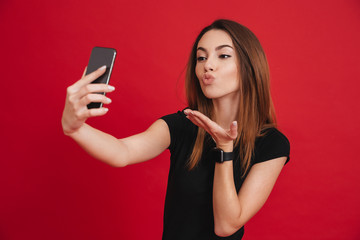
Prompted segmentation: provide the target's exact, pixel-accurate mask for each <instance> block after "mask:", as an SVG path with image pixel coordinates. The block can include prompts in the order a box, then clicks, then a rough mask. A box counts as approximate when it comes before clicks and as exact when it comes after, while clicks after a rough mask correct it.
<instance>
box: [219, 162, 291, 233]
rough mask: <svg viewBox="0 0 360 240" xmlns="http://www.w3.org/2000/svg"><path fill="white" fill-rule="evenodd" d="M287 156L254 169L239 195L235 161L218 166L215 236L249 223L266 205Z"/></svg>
mask: <svg viewBox="0 0 360 240" xmlns="http://www.w3.org/2000/svg"><path fill="white" fill-rule="evenodd" d="M285 161H286V157H281V158H276V159H272V160H268V161H266V162H262V163H258V164H255V165H254V166H252V168H251V170H250V172H249V174H248V176H247V177H246V179H245V181H244V183H243V185H242V186H241V189H240V191H239V193H238V194H236V189H235V184H234V179H233V166H232V164H233V163H232V161H231V162H225V163H222V164H219V163H217V164H216V166H215V176H214V191H213V201H214V206H213V208H214V222H215V233H216V234H217V235H219V236H229V235H231V234H233V233H235V232H236V231H237V230H239V229H240V228H241V227H242V226H244V224H245V223H246V222H248V221H249V220H250V219H251V218H252V217H253V216H254V215H255V214H256V213H257V212H258V211H259V210H260V209H261V207H262V206H263V205H264V204H265V202H266V200H267V199H268V197H269V195H270V193H271V190H272V189H273V187H274V185H275V182H276V180H277V178H278V176H279V174H280V172H281V170H282V168H283V166H284V164H285Z"/></svg>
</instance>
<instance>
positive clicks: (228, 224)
mask: <svg viewBox="0 0 360 240" xmlns="http://www.w3.org/2000/svg"><path fill="white" fill-rule="evenodd" d="M185 114H187V117H188V118H189V119H190V120H191V121H192V122H193V123H194V124H196V125H197V126H199V127H202V128H203V129H205V130H206V131H207V132H208V133H209V134H210V135H211V136H212V138H213V139H214V140H215V142H216V145H217V147H219V148H221V149H223V150H224V151H225V152H232V151H233V141H234V139H236V136H237V124H236V122H233V123H232V124H231V126H230V129H228V130H224V129H223V128H221V127H220V126H219V125H217V124H216V123H215V122H213V121H211V120H210V119H209V118H208V117H206V116H205V115H203V114H202V113H200V112H198V111H192V110H189V109H187V110H186V111H185ZM285 161H286V157H280V158H276V159H272V160H268V161H266V162H262V163H258V164H255V165H254V166H252V168H251V170H250V172H249V174H248V175H247V177H246V179H245V181H244V183H243V185H242V186H241V189H240V191H239V193H238V194H237V193H236V188H235V183H234V179H233V178H234V177H233V176H234V175H233V162H232V161H229V162H224V163H216V165H215V174H214V186H213V209H214V226H215V234H216V235H218V236H221V237H225V236H229V235H232V234H233V233H235V232H236V231H237V230H239V229H240V228H241V227H242V226H243V225H244V224H245V223H246V222H247V221H249V220H250V218H252V217H253V216H254V215H255V214H256V213H257V212H258V211H259V210H260V208H261V207H262V206H263V205H264V203H265V201H266V200H267V198H268V197H269V195H270V193H271V190H272V188H273V187H274V185H275V182H276V179H277V178H278V176H279V174H280V172H281V170H282V168H283V166H284V164H285Z"/></svg>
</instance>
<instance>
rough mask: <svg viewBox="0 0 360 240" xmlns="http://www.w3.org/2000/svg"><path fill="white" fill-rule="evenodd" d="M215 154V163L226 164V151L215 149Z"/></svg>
mask: <svg viewBox="0 0 360 240" xmlns="http://www.w3.org/2000/svg"><path fill="white" fill-rule="evenodd" d="M213 153H214V159H215V162H219V163H222V162H224V151H223V150H222V149H220V148H214V150H213Z"/></svg>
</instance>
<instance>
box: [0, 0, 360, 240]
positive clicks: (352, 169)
mask: <svg viewBox="0 0 360 240" xmlns="http://www.w3.org/2000/svg"><path fill="white" fill-rule="evenodd" d="M216 18H229V19H233V20H236V21H238V22H240V23H242V24H244V25H246V26H248V27H249V28H250V29H251V30H252V31H253V32H254V33H255V34H256V35H257V36H258V38H259V39H260V41H261V43H262V45H263V47H264V49H265V51H266V53H267V56H268V60H269V64H270V70H271V80H272V93H273V99H274V102H275V107H276V110H277V116H278V120H279V128H280V129H281V130H282V131H283V132H284V133H285V134H286V136H287V137H288V138H289V140H290V141H291V160H290V162H289V164H288V165H286V167H285V168H284V170H283V172H282V173H281V175H280V177H279V180H278V182H277V184H276V186H275V188H274V190H273V192H272V194H271V195H270V198H269V200H268V201H267V203H266V204H265V206H264V207H263V209H262V210H260V212H259V213H258V214H257V215H256V216H255V217H254V218H253V219H251V220H250V222H249V223H248V224H247V225H246V233H245V237H244V239H360V226H359V225H360V224H359V219H360V207H359V203H360V194H359V190H360V189H359V182H360V177H359V174H358V173H357V172H358V171H359V168H360V163H359V157H358V154H356V153H357V151H358V148H359V140H358V134H359V132H360V131H359V130H360V129H359V123H360V114H359V107H358V105H359V100H358V95H359V94H358V90H359V87H360V84H359V80H360V79H359V75H360V66H359V55H360V47H359V43H360V2H359V1H356V0H342V1H340V0H338V1H286V0H278V1H261V0H256V1H239V0H237V1H223V2H221V1H190V0H186V1H176V2H175V1H165V0H160V1H139V0H133V1H125V0H121V1H110V0H104V1H89V0H88V1H84V0H82V1H70V0H66V1H58V2H56V1H6V0H3V1H1V2H0V31H1V38H0V46H1V60H0V61H1V65H0V66H1V80H2V81H1V82H2V85H1V86H2V89H3V90H2V102H3V105H2V108H1V118H0V134H1V144H0V148H1V152H0V153H1V161H0V239H6V240H12V239H160V238H161V233H162V215H163V205H164V197H165V190H166V181H167V174H168V168H169V153H168V152H165V153H163V154H162V155H160V156H159V157H157V158H155V159H154V160H151V161H148V162H146V163H143V164H138V165H134V166H129V167H126V168H122V169H121V168H112V167H110V166H108V165H106V164H104V163H102V162H100V161H98V160H95V159H92V158H91V157H89V156H88V155H87V154H86V153H85V152H84V151H83V150H82V149H81V148H80V147H78V146H77V145H76V143H75V142H73V141H72V140H71V139H70V138H68V137H66V136H64V135H63V133H62V129H61V124H60V119H61V114H62V109H63V106H64V99H65V91H66V87H67V86H69V85H71V84H72V83H73V82H75V81H76V80H78V79H79V78H80V77H81V75H82V72H83V69H84V67H85V65H86V64H87V61H88V58H89V56H90V51H91V48H92V47H93V46H107V47H114V48H116V49H117V51H118V56H117V60H116V63H115V67H114V71H113V75H112V79H111V82H112V85H114V86H115V87H116V89H117V90H116V91H115V92H114V93H111V94H109V97H111V98H112V100H113V103H112V104H111V105H110V111H109V113H108V114H107V115H106V116H104V117H101V118H97V119H91V120H90V121H88V122H89V123H90V124H91V125H93V126H95V127H97V128H99V129H101V130H103V131H106V132H108V133H111V134H113V135H114V136H116V137H119V138H120V137H125V136H128V135H130V134H135V133H138V132H140V131H143V130H145V129H146V128H147V127H148V126H149V125H150V124H151V123H152V122H154V121H155V120H156V119H157V118H159V117H161V116H162V115H165V114H169V113H173V112H175V111H177V110H179V109H182V108H183V107H184V106H185V100H184V97H183V87H182V85H183V79H184V71H183V70H184V68H185V65H186V62H187V59H188V54H189V53H190V48H191V45H192V43H193V41H194V40H195V37H196V36H197V34H198V33H199V31H200V30H201V29H202V28H203V27H204V26H206V25H208V24H210V23H211V22H212V21H213V20H214V19H216Z"/></svg>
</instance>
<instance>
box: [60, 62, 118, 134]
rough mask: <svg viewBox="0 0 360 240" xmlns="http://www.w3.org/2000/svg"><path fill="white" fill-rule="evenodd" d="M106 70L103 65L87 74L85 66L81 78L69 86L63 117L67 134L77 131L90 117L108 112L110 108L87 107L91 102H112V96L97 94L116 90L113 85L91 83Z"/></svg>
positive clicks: (64, 129)
mask: <svg viewBox="0 0 360 240" xmlns="http://www.w3.org/2000/svg"><path fill="white" fill-rule="evenodd" d="M105 70H106V67H105V66H103V67H101V68H99V69H97V70H96V71H94V72H92V73H90V74H88V75H86V76H85V72H86V68H85V71H84V74H83V76H82V77H81V79H80V80H79V81H77V82H76V83H74V84H73V85H71V86H69V87H68V88H67V94H66V101H65V107H64V112H63V115H62V119H61V124H62V128H63V131H64V134H65V135H70V134H72V133H74V132H76V131H77V130H78V129H79V128H80V127H81V126H82V125H83V124H84V123H85V121H86V119H88V118H89V117H95V116H102V115H104V114H106V113H107V111H108V108H104V107H102V108H92V109H88V108H87V105H88V104H89V103H91V102H102V103H104V104H109V103H111V100H110V98H107V97H106V96H104V95H102V94H97V92H112V91H114V90H115V88H114V87H113V86H110V85H107V84H91V82H92V81H94V80H95V79H97V78H98V77H100V76H101V75H102V74H104V73H105Z"/></svg>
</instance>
